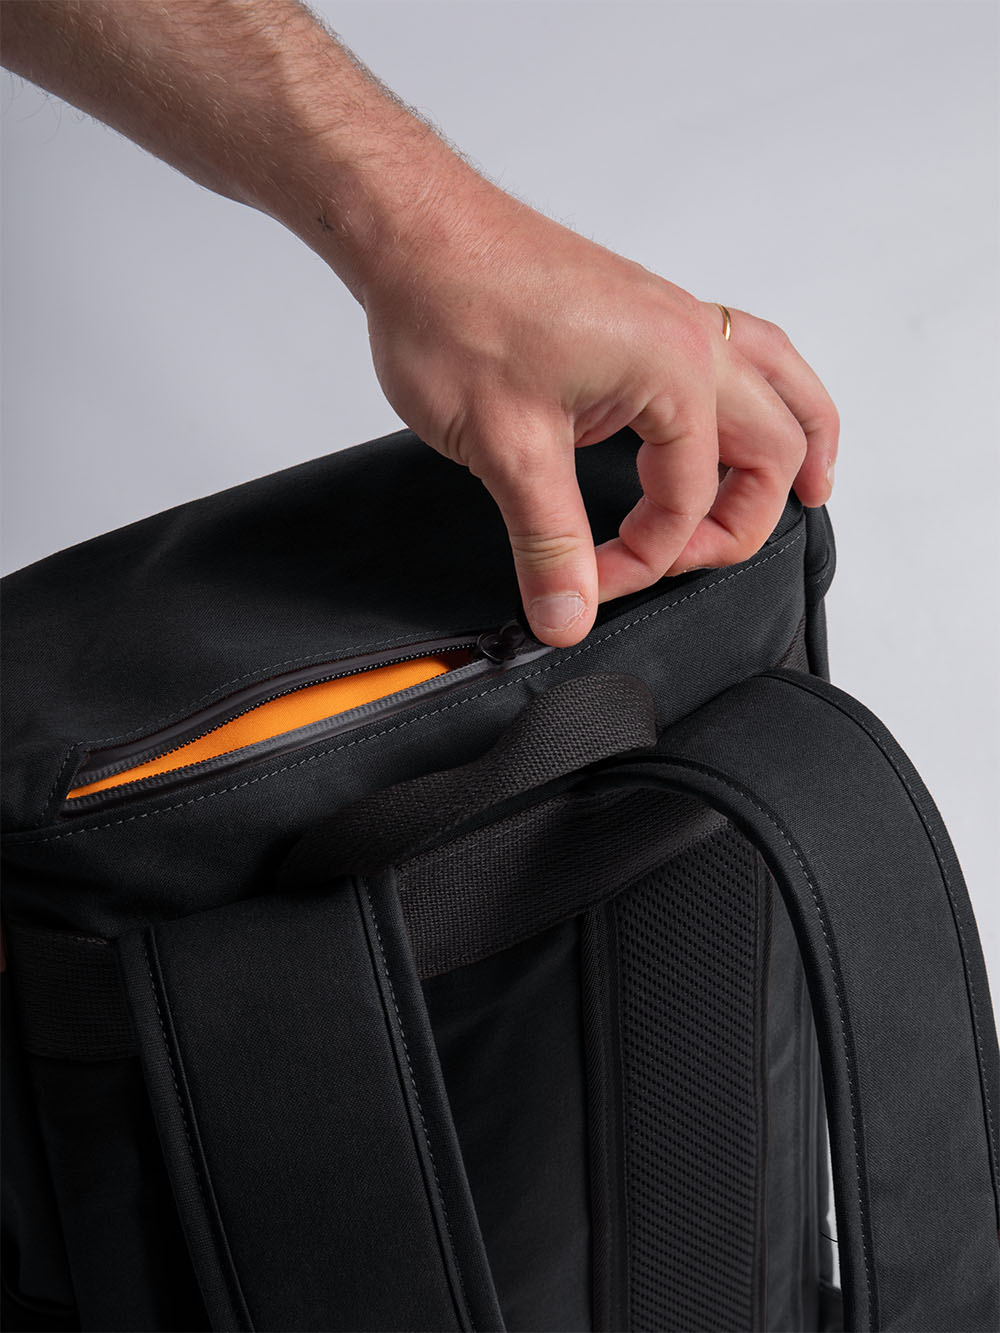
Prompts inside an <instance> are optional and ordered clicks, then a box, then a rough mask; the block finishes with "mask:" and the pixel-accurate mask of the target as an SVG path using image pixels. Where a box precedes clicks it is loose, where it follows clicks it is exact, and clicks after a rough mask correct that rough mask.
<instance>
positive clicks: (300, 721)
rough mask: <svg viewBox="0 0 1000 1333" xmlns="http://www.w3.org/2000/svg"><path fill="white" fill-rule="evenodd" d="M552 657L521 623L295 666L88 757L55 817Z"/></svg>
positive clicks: (321, 736)
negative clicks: (534, 660)
mask: <svg viewBox="0 0 1000 1333" xmlns="http://www.w3.org/2000/svg"><path fill="white" fill-rule="evenodd" d="M554 651H556V650H555V649H554V648H553V647H552V646H551V645H550V644H544V643H540V642H539V641H538V640H537V639H535V638H534V637H533V636H532V635H531V634H530V633H528V632H527V630H526V629H525V628H524V626H523V625H522V624H521V622H520V621H519V620H509V621H507V622H506V623H505V624H503V625H501V626H500V627H499V628H498V629H491V630H484V631H482V632H481V633H476V632H475V631H472V632H470V633H469V634H466V635H456V636H452V637H448V638H440V639H433V640H428V641H422V642H419V643H413V644H408V645H405V646H404V647H403V648H402V649H401V650H399V651H397V652H394V653H393V652H390V653H381V654H379V653H367V654H359V655H357V656H355V657H351V658H342V659H340V660H338V661H335V662H326V663H321V664H318V665H314V666H309V667H302V668H299V669H298V670H296V671H292V672H288V673H286V674H284V675H282V676H277V677H272V678H271V679H270V680H268V681H263V682H259V683H258V684H256V685H252V686H249V687H248V688H247V689H245V690H241V691H238V692H237V693H236V694H232V695H229V696H227V697H226V698H225V699H223V700H221V701H219V702H218V703H215V704H211V705H209V706H208V707H207V708H204V709H201V710H199V711H198V712H197V713H194V714H191V715H189V716H188V717H187V718H185V719H183V720H181V721H179V722H176V723H173V724H171V725H170V726H168V727H164V728H162V729H161V730H159V731H157V732H155V733H152V734H150V735H147V736H144V737H141V738H140V739H138V740H135V741H128V742H126V743H124V744H122V745H116V746H109V747H106V748H102V749H99V750H93V751H91V752H90V753H89V754H88V755H87V756H86V757H85V758H84V760H83V763H82V764H81V765H80V767H79V768H78V769H77V771H76V772H75V774H74V775H73V778H72V786H71V787H70V789H69V791H68V792H67V794H66V796H65V798H64V800H63V803H62V806H61V813H62V814H75V813H77V812H79V811H90V810H94V809H97V808H99V807H101V806H104V805H106V804H110V803H112V802H117V801H121V800H123V799H126V798H129V797H139V796H143V795H146V794H147V793H149V792H152V791H156V790H159V789H160V788H166V787H170V786H176V785H179V784H182V783H185V782H190V781H192V780H193V779H195V778H200V777H201V776H203V775H205V774H208V773H215V772H219V771H221V770H223V769H226V768H232V767H234V766H236V765H238V764H243V763H246V762H248V761H250V760H252V759H257V758H260V757H263V756H265V755H278V754H285V753H288V752H289V751H292V750H295V749H298V748H301V747H302V746H305V745H311V744H312V743H313V742H314V741H318V740H325V739H327V738H328V737H331V736H336V735H340V734H341V733H343V732H346V731H350V730H352V729H353V728H356V727H360V726H363V725H365V724H366V723H368V722H370V721H373V720H374V719H376V718H379V719H380V718H382V717H385V716H388V715H390V714H392V713H395V712H399V711H401V710H403V709H405V708H408V707H409V706H410V705H411V704H414V703H416V702H417V701H418V700H423V699H425V698H426V697H427V696H428V695H432V694H437V693H439V692H441V691H443V690H449V689H453V688H455V687H457V686H460V685H464V684H466V683H467V682H468V681H472V680H476V679H478V678H480V677H485V676H491V675H494V674H496V673H498V672H501V671H505V670H509V669H510V668H511V667H512V666H515V665H517V666H520V665H521V664H522V663H525V662H530V661H532V660H533V659H534V658H536V657H541V656H543V655H544V654H546V653H550V652H554Z"/></svg>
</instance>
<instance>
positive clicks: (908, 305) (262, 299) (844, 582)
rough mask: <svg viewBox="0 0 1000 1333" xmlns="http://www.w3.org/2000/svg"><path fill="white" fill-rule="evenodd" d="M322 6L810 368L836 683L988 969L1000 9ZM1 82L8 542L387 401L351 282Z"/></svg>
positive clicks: (583, 205) (476, 150) (346, 426)
mask: <svg viewBox="0 0 1000 1333" xmlns="http://www.w3.org/2000/svg"><path fill="white" fill-rule="evenodd" d="M137 2H138V0H137ZM319 8H321V9H322V11H323V13H324V14H325V15H326V16H327V18H328V19H329V20H330V22H331V23H332V24H333V26H334V27H335V28H337V29H338V31H340V33H341V34H342V36H343V37H344V39H345V41H347V42H348V43H349V44H350V45H351V46H353V47H354V48H355V49H356V51H357V52H358V54H359V55H360V56H361V57H362V59H364V60H365V61H367V62H368V63H369V64H370V65H371V66H372V68H373V69H374V70H375V71H376V72H377V73H379V74H380V75H381V77H382V78H384V79H385V80H386V81H387V82H388V83H389V84H390V85H391V86H392V87H394V88H395V89H396V90H397V91H398V92H399V93H400V95H401V96H403V97H404V98H406V99H407V100H408V101H410V102H411V103H413V104H414V105H416V106H418V107H419V108H421V110H422V111H424V112H425V113H426V114H428V115H429V116H430V117H431V118H432V119H433V120H435V121H436V123H437V124H438V125H440V126H441V128H442V129H443V130H444V132H445V133H446V134H447V135H448V136H449V137H450V138H451V139H452V140H453V141H454V142H455V143H456V144H457V145H458V146H460V147H461V148H462V149H463V150H464V151H465V152H466V153H468V154H469V155H470V156H471V157H472V158H473V159H474V160H475V161H476V162H477V163H478V164H479V165H480V166H481V167H482V169H483V170H484V171H485V172H486V173H487V174H488V175H490V176H491V177H492V178H493V179H495V180H496V181H498V182H499V183H500V184H502V185H503V186H505V187H506V188H508V189H510V190H512V191H513V192H515V193H516V194H518V195H519V196H521V197H522V198H524V199H526V200H528V201H529V202H531V203H532V204H533V205H535V206H536V207H538V208H540V209H542V210H543V211H545V212H548V213H549V214H551V215H552V216H554V217H556V218H558V219H559V220H560V221H562V222H564V223H566V224H568V225H569V226H572V227H574V228H576V229H577V230H578V231H581V232H583V233H584V234H586V235H589V236H592V237H593V238H594V239H595V240H598V241H600V242H601V243H602V244H604V245H607V246H609V247H610V248H612V249H614V250H617V251H620V252H621V253H623V254H625V255H628V256H630V257H631V258H634V259H636V260H638V261H640V262H641V263H643V264H645V265H646V266H647V267H649V268H651V269H654V270H656V271H657V272H660V273H662V274H663V275H664V276H666V277H668V278H670V279H671V280H672V281H673V282H676V283H679V284H680V285H681V286H683V287H686V288H687V289H689V290H690V291H692V292H694V293H695V295H697V296H699V297H700V298H701V299H703V300H719V301H723V302H725V303H726V304H728V305H732V306H736V307H738V308H740V309H745V310H749V311H752V312H753V313H755V314H758V315H760V316H762V317H764V318H767V319H771V320H774V321H775V322H776V323H778V324H780V325H781V326H782V327H783V328H784V329H785V330H786V331H787V332H788V334H789V335H790V336H791V338H792V340H793V342H794V343H795V344H796V346H797V347H798V348H799V350H800V352H801V353H802V354H803V355H804V356H805V357H806V359H807V360H808V361H809V362H810V364H811V365H812V366H813V367H814V368H815V369H816V370H817V372H818V373H819V375H820V377H821V378H822V379H823V381H824V382H825V384H826V385H827V387H828V389H829V390H830V393H831V394H832V396H833V398H834V400H835V402H836V403H837V406H838V408H839V410H840V414H841V420H842V432H841V454H840V463H839V467H838V477H837V488H836V492H835V495H834V499H833V502H832V504H831V507H830V508H831V514H832V516H833V520H834V523H835V527H836V531H837V537H838V543H839V552H840V563H839V570H838V573H837V577H836V580H835V582H834V585H833V589H832V591H831V593H830V597H829V613H830V637H831V645H832V654H831V656H832V668H833V673H834V679H835V680H836V682H837V683H838V684H840V685H841V686H842V687H844V688H845V689H847V690H850V691H851V692H852V693H854V694H856V695H858V696H859V697H860V698H861V699H862V700H864V701H865V702H866V703H867V704H868V705H869V706H870V707H871V708H873V709H874V710H875V711H876V712H877V713H879V714H880V715H881V716H882V717H883V718H884V719H885V721H886V722H887V723H888V725H889V726H890V728H891V729H892V730H893V731H894V732H895V733H896V735H897V737H898V738H899V739H900V741H901V742H902V744H903V745H904V746H905V747H906V748H907V749H908V751H909V752H910V754H911V756H912V758H913V759H914V761H915V762H916V764H917V766H918V768H920V770H921V771H922V773H923V775H924V777H925V779H926V781H927V783H928V786H929V787H930V789H931V792H932V793H933V795H934V796H935V798H936V800H937V801H938V804H939V805H940V807H941V809H942V811H943V813H944V815H945V818H946V820H947V821H948V823H949V825H950V827H951V830H952V833H953V837H954V840H955V843H956V845H957V848H958V852H959V856H960V858H961V860H962V862H963V865H964V867H965V870H966V874H967V876H968V879H969V881H970V887H971V891H972V895H973V901H974V903H975V906H976V910H977V914H978V917H979V922H980V928H981V932H982V935H983V937H984V942H985V945H986V949H987V953H988V956H989V959H990V963H991V969H992V978H993V993H994V996H997V994H998V992H1000V910H998V908H997V904H996V885H997V844H998V838H997V833H996V824H997V812H998V809H1000V801H998V790H997V786H998V783H997V771H998V750H1000V746H998V725H997V721H998V717H997V690H996V667H997V661H998V651H997V650H998V643H997V619H996V614H995V609H994V607H993V606H992V605H987V592H988V589H990V588H991V587H992V586H993V583H994V580H995V575H996V567H997V535H996V534H997V510H998V501H1000V478H998V466H1000V464H998V457H997V454H998V451H997V443H998V438H1000V435H998V424H1000V404H998V398H997V391H996V372H997V368H998V358H997V351H998V327H997V325H998V320H997V298H998V295H1000V284H998V223H1000V210H998V145H1000V128H998V108H997V74H998V69H997V65H998V9H997V7H996V5H994V4H993V3H961V2H960V0H947V2H946V3H927V4H923V3H809V2H807V0H802V2H799V3H796V2H793V3H755V2H752V0H742V2H741V3H738V4H729V3H712V2H711V0H698V2H697V3H691V4H674V3H650V4H639V3H612V2H610V0H609V2H607V3H593V4H591V3H575V2H569V3H544V2H541V0H539V2H537V3H497V2H489V0H484V2H483V3H476V2H475V0H467V2H466V3H445V2H441V3H419V2H417V0H406V3H385V2H383V3H378V2H377V0H365V3H363V4H361V3H343V4H341V3H324V4H322V5H320V6H319ZM0 91H2V103H3V110H4V118H3V119H4V128H3V132H4V158H3V184H4V201H3V224H4V247H3V264H4V270H3V280H4V291H3V296H4V311H3V334H4V342H5V349H4V351H5V358H4V391H5V392H4V414H5V415H4V451H5V481H6V486H5V506H6V517H5V528H4V533H5V547H4V550H5V556H4V565H5V568H6V569H12V568H16V567H18V566H20V565H22V564H25V563H27V562H28V561H30V560H34V559H37V558H39V557H40V556H43V555H46V554H47V553H49V552H50V551H53V550H56V549H58V548H60V547H63V546H67V545H70V544H71V543H73V542H77V541H80V540H82V539H84V538H87V537H90V536H93V535H95V534H97V533H100V532H103V531H106V530H107V529H110V528H114V527H117V526H119V525H121V524H123V523H127V522H130V521H131V520H133V519H136V518H139V517H141V516H143V515H146V514H149V513H153V512H155V511H156V510H159V509H163V508H165V507H167V506H169V505H173V504H176V503H178V502H180V501H183V500H186V499H189V498H191V497H194V496H197V495H202V494H206V493H208V492H211V491H214V490H217V489H219V488H221V487H224V486H229V485H233V484H235V483H237V482H240V481H244V480H246V479H248V478H250V477H254V476H258V475H261V474H263V473H266V472H270V471H272V470H274V469H276V468H280V467H284V466H286V465H288V464H291V463H295V462H297V461H299V460H301V459H304V458H309V457H313V456H315V455H318V454H322V453H326V452H329V451H330V450H333V449H337V448H340V447H343V446H345V445H349V444H353V443H356V442H358V441H360V440H364V439H367V438H369V437H371V436H374V435H378V434H381V433H383V432H385V431H388V430H392V429H395V428H396V427H397V425H398V424H399V423H398V420H397V418H396V417H395V415H394V413H393V412H392V410H391V409H390V408H389V407H388V405H387V404H386V403H385V401H384V399H383V398H382V395H381V391H380V390H379V387H378V384H377V381H376V379H375V376H374V372H373V371H372V368H371V363H370V361H369V359H368V350H367V339H366V334H365V324H364V320H363V316H362V312H361V309H360V307H359V306H357V305H356V304H355V303H354V301H353V299H352V298H351V297H350V295H349V294H348V293H347V291H346V290H345V289H343V288H342V287H341V286H340V284H339V282H338V280H337V279H336V278H335V277H334V276H333V275H332V274H331V273H330V272H329V271H328V270H327V269H326V268H325V267H324V265H323V264H322V263H321V262H320V260H318V259H317V258H316V257H315V256H314V255H313V254H312V253H311V252H310V251H308V250H307V249H306V248H305V247H304V246H303V245H302V244H301V243H300V242H298V241H297V240H296V239H294V238H293V237H292V236H291V235H290V234H288V233H286V232H284V231H283V230H282V229H281V228H279V227H278V226H277V225H276V224H275V223H274V222H272V221H270V220H269V219H266V218H264V217H261V216H259V215H257V214H254V213H252V212H251V211H250V210H248V209H245V208H241V207H239V206H237V205H235V204H233V203H231V202H229V201H227V200H223V199H221V198H218V197H216V196H214V195H212V194H211V193H209V192H208V191H206V190H203V189H201V188H199V187H198V186H196V185H193V184H192V183H191V182H189V181H187V180H186V179H184V178H183V177H182V176H180V175H179V174H178V173H176V172H174V171H172V170H170V169H169V168H168V167H166V166H164V165H163V164H162V163H159V162H157V161H156V160H154V159H153V158H151V157H149V156H147V155H146V154H144V153H143V152H142V151H141V150H139V149H138V148H136V147H134V146H133V145H132V144H130V143H128V142H127V141H125V140H124V139H122V138H120V137H119V136H117V135H116V134H114V133H112V132H111V131H109V130H107V129H105V128H103V127H101V126H99V125H97V124H95V123H93V122H92V121H89V120H87V119H86V118H85V117H83V116H81V115H80V114H79V113H77V112H76V111H74V110H73V109H71V108H69V107H67V106H65V105H63V104H61V103H59V102H58V101H57V100H55V99H52V98H47V97H45V96H43V95H41V94H39V93H38V92H37V91H36V90H35V89H33V88H32V87H31V86H30V85H27V84H24V83H22V82H21V81H20V80H17V79H13V78H11V77H10V76H8V75H4V76H3V81H2V89H0ZM331 539H333V538H332V535H331ZM41 665H42V669H44V666H43V664H41ZM872 889H873V892H877V886H876V885H873V886H872Z"/></svg>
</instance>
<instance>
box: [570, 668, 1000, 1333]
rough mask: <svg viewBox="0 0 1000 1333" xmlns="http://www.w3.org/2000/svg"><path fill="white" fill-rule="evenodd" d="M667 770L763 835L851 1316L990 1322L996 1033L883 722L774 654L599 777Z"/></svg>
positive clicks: (931, 828) (756, 837)
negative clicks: (814, 1048) (795, 983)
mask: <svg viewBox="0 0 1000 1333" xmlns="http://www.w3.org/2000/svg"><path fill="white" fill-rule="evenodd" d="M633 783H638V784H640V785H653V786H665V787H667V788H669V789H671V790H674V791H680V792H685V793H687V794H690V795H696V796H699V797H701V798H702V799H704V800H706V801H708V802H709V803H710V804H711V805H713V806H715V807H716V809H719V810H721V811H722V812H723V813H724V814H726V815H727V816H728V817H729V818H730V819H731V820H732V821H733V822H734V823H735V824H736V825H737V826H738V827H739V828H740V829H742V831H743V832H744V833H745V834H746V835H747V836H748V837H749V838H750V839H751V840H752V841H753V842H754V843H756V844H757V846H758V847H759V848H760V850H761V852H762V853H763V855H764V857H765V859H766V861H767V862H768V864H769V866H770V868H771V871H772V873H773V874H774V876H775V878H776V880H777V882H778V884H779V886H780V888H781V891H782V894H783V896H784V899H785V902H786V904H787V907H788V909H789V913H790V916H791V919H792V922H793V924H794V927H795V932H796V935H797V937H798V941H799V946H800V948H801V951H802V955H803V962H804V965H805V969H806V974H807V978H808V983H809V990H810V995H811V998H812V1005H813V1011H814V1015H815V1020H816V1026H817V1034H818V1039H819V1046H820V1056H821V1062H822V1069H823V1077H824V1083H825V1090H826V1098H827V1110H828V1117H829V1121H830V1134H831V1152H832V1158H833V1170H834V1192H835V1196H836V1207H837V1230H838V1237H839V1250H840V1264H841V1277H842V1281H843V1286H844V1297H845V1327H846V1328H849V1329H859V1330H871V1329H894V1330H901V1331H902V1330H906V1331H907V1333H914V1331H915V1330H929V1331H931V1330H933V1331H936V1333H940V1330H942V1329H962V1330H965V1333H971V1331H972V1330H983V1331H984V1333H987V1331H992V1330H995V1329H996V1328H997V1327H998V1326H1000V1289H998V1280H1000V1263H998V1243H997V1234H998V1233H997V1227H998V1204H1000V1191H998V1174H997V1125H996V1121H997V1114H998V1102H1000V1091H998V1056H997V1040H996V1033H995V1028H994V1025H993V1019H992V1015H991V1010H990V996H989V989H988V983H987V977H986V969H985V965H984V962H983V957H982V952H981V949H980V945H979V939H978V935H977V932H976V926H975V922H974V920H973V915H972V909H971V906H970V904H969V898H968V894H967V892H966V889H965V884H964V882H963V879H962V874H961V870H960V869H959V865H958V861H957V859H956V857H955V853H954V851H953V849H952V846H951V842H950V840H949V838H948V835H947V832H946V830H945V827H944V824H943V822H942V820H941V817H940V815H939V814H938V812H937V810H936V809H935V807H934V804H933V802H932V801H931V798H930V796H929V795H928V793H927V791H926V788H925V787H924V785H923V783H922V782H921V781H920V778H919V777H918V776H917V774H916V772H915V771H914V769H913V766H912V765H911V764H910V762H909V760H908V759H907V758H906V756H905V755H904V754H903V752H902V751H901V750H900V748H899V746H898V745H897V744H896V743H895V741H894V740H893V739H892V737H891V736H890V735H889V733H888V732H887V731H886V729H885V728H884V727H883V726H882V724H881V723H880V722H879V721H878V720H877V719H876V718H875V717H873V716H872V714H871V713H869V712H868V711H867V710H866V709H864V708H863V707H862V706H861V705H860V704H858V703H857V702H856V701H855V700H853V699H851V698H850V697H849V696H848V695H846V694H844V693H843V692H842V691H840V690H837V689H835V688H834V687H833V686H831V685H828V684H826V683H825V682H823V681H821V680H817V679H816V678H815V677H812V676H806V675H802V674H800V673H797V672H793V671H774V672H771V673H768V674H767V675H764V676H760V677H756V678H755V679H753V680H749V681H747V682H745V683H743V684H741V685H738V686H735V687H734V688H732V689H729V690H727V691H726V692H725V693H723V694H721V695H719V696H718V697H717V698H716V699H714V700H712V701H711V702H710V703H709V704H707V705H706V706H704V707H703V708H701V709H699V710H698V711H697V712H696V713H695V714H693V715H691V716H690V717H689V718H686V719H685V720H684V721H682V722H681V723H679V724H678V725H675V726H673V727H671V728H669V729H668V730H667V731H666V732H665V733H664V735H663V736H662V737H661V739H660V741H659V743H658V746H657V754H656V757H655V759H653V758H651V759H644V758H639V759H634V760H632V761H629V762H627V763H622V764H619V765H616V766H615V767H614V768H613V769H608V770H607V771H605V772H603V773H599V774H595V775H594V776H592V777H591V778H589V779H588V781H587V786H588V789H590V788H591V787H592V786H596V787H600V786H608V785H613V786H620V785H622V784H633Z"/></svg>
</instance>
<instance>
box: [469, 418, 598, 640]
mask: <svg viewBox="0 0 1000 1333" xmlns="http://www.w3.org/2000/svg"><path fill="white" fill-rule="evenodd" d="M480 476H481V477H482V480H483V484H484V485H485V486H486V489H487V490H488V491H489V492H490V494H491V495H492V496H493V498H494V500H495V501H496V502H497V505H498V506H499V509H500V513H501V515H502V516H503V521H504V524H505V525H506V528H507V534H508V536H509V538H510V546H511V551H512V552H513V555H514V566H515V568H516V570H517V582H518V586H519V588H520V590H521V600H522V601H523V603H524V609H525V612H526V614H527V617H528V623H529V624H530V626H531V632H532V633H533V634H534V635H535V637H536V638H538V639H540V640H541V641H542V642H543V643H549V644H552V645H553V646H555V647H557V648H567V647H570V646H571V645H572V644H575V643H579V642H580V640H581V639H582V638H584V637H585V636H586V635H587V634H588V633H589V632H590V630H591V628H592V626H593V623H594V619H595V617H596V614H597V557H596V555H595V554H594V539H593V535H592V534H591V531H590V520H589V519H588V517H587V511H586V509H585V508H584V504H583V496H582V495H581V494H580V487H579V484H578V483H577V479H576V455H575V449H574V447H573V442H572V440H569V441H568V442H567V443H566V445H562V444H560V443H559V442H557V441H555V440H551V439H542V440H539V442H538V444H537V445H533V446H532V447H531V448H530V450H528V451H527V452H526V451H523V450H520V451H517V457H516V458H515V457H514V456H513V453H508V454H507V455H506V456H504V455H502V454H501V455H500V457H499V458H498V466H497V467H496V468H495V469H493V470H491V471H489V473H488V474H487V473H486V472H480Z"/></svg>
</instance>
